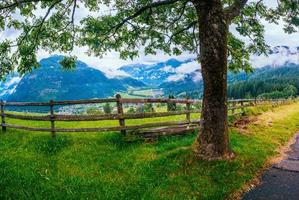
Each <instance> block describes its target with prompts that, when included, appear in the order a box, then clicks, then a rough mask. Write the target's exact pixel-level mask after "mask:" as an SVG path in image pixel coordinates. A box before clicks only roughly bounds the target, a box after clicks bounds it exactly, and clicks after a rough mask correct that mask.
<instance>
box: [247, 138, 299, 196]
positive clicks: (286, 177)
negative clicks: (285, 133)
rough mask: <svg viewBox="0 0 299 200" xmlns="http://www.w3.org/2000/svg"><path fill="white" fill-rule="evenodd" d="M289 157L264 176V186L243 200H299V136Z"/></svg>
mask: <svg viewBox="0 0 299 200" xmlns="http://www.w3.org/2000/svg"><path fill="white" fill-rule="evenodd" d="M287 155H288V156H287V157H286V159H285V160H282V161H281V162H280V163H278V164H276V165H274V166H273V167H272V168H270V169H269V170H267V171H266V172H265V173H264V174H263V176H262V184H261V185H259V186H258V187H256V188H255V189H253V190H251V191H249V192H248V193H246V194H245V195H244V197H243V200H299V134H297V136H296V142H295V143H294V144H293V145H292V146H291V150H290V151H289V152H288V153H287Z"/></svg>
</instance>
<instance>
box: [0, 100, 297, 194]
mask: <svg viewBox="0 0 299 200" xmlns="http://www.w3.org/2000/svg"><path fill="white" fill-rule="evenodd" d="M269 109H270V108H269V107H259V108H253V109H250V110H248V111H247V112H248V113H250V114H251V115H254V114H258V113H260V112H262V111H265V110H268V112H266V113H265V114H262V115H261V116H259V117H258V119H259V120H258V121H256V122H255V123H252V124H251V125H250V126H248V128H247V130H246V134H244V133H242V134H241V133H239V132H238V131H237V130H235V129H231V130H230V144H231V147H232V149H233V150H234V152H236V153H237V157H236V158H235V159H234V160H231V161H213V162H206V161H202V160H196V159H194V157H193V155H192V151H191V149H190V146H191V145H192V143H193V141H194V139H195V137H196V134H195V133H194V134H190V135H187V136H180V137H179V136H175V137H167V138H161V139H159V140H158V141H157V142H155V143H144V142H143V141H134V142H125V140H124V139H123V137H122V136H121V135H120V134H119V133H117V132H109V133H86V134H83V133H72V134H70V133H68V134H64V133H58V136H57V138H56V140H55V141H54V140H53V139H51V138H50V135H49V133H39V132H26V131H18V130H13V129H8V130H7V132H6V133H0V199H213V200H214V199H216V200H217V199H224V198H226V197H228V195H230V194H231V193H233V192H235V191H236V190H238V189H240V188H241V187H242V185H243V184H244V183H246V182H247V181H249V180H251V179H252V178H253V177H254V176H255V175H256V173H257V171H258V170H259V169H260V168H261V167H262V166H263V165H264V163H265V162H266V160H267V159H268V158H269V157H271V156H273V155H275V154H276V151H275V149H277V147H279V145H282V144H285V143H286V142H287V141H288V140H289V138H290V137H291V136H292V135H293V134H294V133H295V131H296V130H297V129H298V128H299V120H298V119H299V103H293V104H290V105H285V106H280V107H277V108H275V109H274V110H273V112H272V111H271V110H269ZM176 117H183V116H176ZM193 117H195V118H196V116H193ZM19 121H20V120H19ZM19 121H18V122H19ZM11 122H13V121H11ZM26 123H27V124H28V122H26ZM93 123H96V122H92V123H89V124H86V123H77V122H76V123H68V126H72V127H83V126H86V125H88V126H91V125H95V124H93ZM97 123H99V122H97ZM101 123H103V124H104V125H108V124H107V123H108V122H101ZM130 123H132V124H135V123H140V122H134V121H131V122H130ZM103 124H101V125H103ZM28 125H31V126H45V125H48V124H42V123H40V122H31V124H28ZM62 125H65V124H59V126H62Z"/></svg>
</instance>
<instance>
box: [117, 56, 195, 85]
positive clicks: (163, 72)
mask: <svg viewBox="0 0 299 200" xmlns="http://www.w3.org/2000/svg"><path fill="white" fill-rule="evenodd" d="M192 63H193V59H187V60H183V61H179V60H176V59H170V60H167V61H165V62H160V63H156V64H151V65H145V64H133V65H126V66H123V67H121V68H119V70H120V71H123V72H124V73H127V74H129V75H130V76H132V77H133V78H135V79H137V80H140V81H142V82H144V83H146V84H147V85H150V86H158V85H160V84H161V83H163V82H165V81H175V80H180V79H183V78H184V75H185V74H188V73H192V72H193V71H195V70H196V69H195V67H194V66H192ZM190 64H191V65H190ZM198 66H199V65H198V64H197V66H196V67H197V69H198V68H199V67H198Z"/></svg>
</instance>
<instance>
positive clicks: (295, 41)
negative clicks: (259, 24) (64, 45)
mask: <svg viewBox="0 0 299 200" xmlns="http://www.w3.org/2000/svg"><path fill="white" fill-rule="evenodd" d="M265 2H266V3H267V4H268V5H269V6H273V7H274V6H276V4H277V1H276V0H265ZM88 14H90V13H88V11H87V10H80V13H77V15H79V16H84V15H85V16H86V15H88ZM263 23H264V25H265V29H266V32H265V38H266V41H267V43H268V44H269V45H270V46H280V45H286V46H290V47H297V46H299V33H295V34H291V35H289V34H286V33H284V31H283V22H281V23H280V24H279V25H275V24H268V23H265V22H263ZM231 30H232V32H234V30H233V28H231ZM16 35H17V33H15V32H14V31H6V32H5V33H2V34H0V38H1V39H3V38H14V37H16ZM86 50H87V49H86V48H76V49H75V51H74V52H73V54H74V55H76V56H77V57H78V59H80V60H82V61H83V62H86V63H87V64H88V65H90V66H92V67H95V68H99V69H101V70H104V71H107V70H112V71H113V70H114V69H116V68H118V67H120V66H123V65H126V64H132V63H157V62H161V61H165V60H167V59H169V58H171V57H175V56H168V55H164V54H163V53H159V54H157V55H154V56H144V55H143V54H142V52H140V56H139V58H136V59H134V60H133V61H132V60H121V59H119V56H118V53H116V52H110V53H107V54H106V55H105V56H104V57H103V58H101V59H100V58H97V57H93V56H88V55H86V54H85V53H84V52H86ZM55 53H56V54H59V52H55ZM38 57H39V59H42V58H46V57H49V54H48V53H47V52H43V51H41V52H39V54H38ZM190 57H195V56H194V55H190V54H189V53H184V54H183V55H181V56H178V57H175V58H178V59H180V60H184V59H188V58H190Z"/></svg>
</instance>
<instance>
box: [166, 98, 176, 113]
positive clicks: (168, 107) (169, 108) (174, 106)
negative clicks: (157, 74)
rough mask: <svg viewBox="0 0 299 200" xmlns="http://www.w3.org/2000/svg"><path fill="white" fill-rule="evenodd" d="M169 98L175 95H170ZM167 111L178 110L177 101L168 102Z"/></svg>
mask: <svg viewBox="0 0 299 200" xmlns="http://www.w3.org/2000/svg"><path fill="white" fill-rule="evenodd" d="M168 98H169V99H175V98H174V96H173V95H169V96H168ZM167 111H176V103H174V102H170V103H167Z"/></svg>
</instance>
